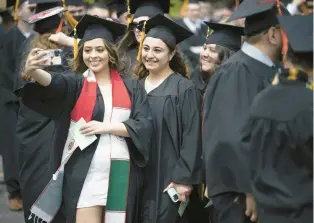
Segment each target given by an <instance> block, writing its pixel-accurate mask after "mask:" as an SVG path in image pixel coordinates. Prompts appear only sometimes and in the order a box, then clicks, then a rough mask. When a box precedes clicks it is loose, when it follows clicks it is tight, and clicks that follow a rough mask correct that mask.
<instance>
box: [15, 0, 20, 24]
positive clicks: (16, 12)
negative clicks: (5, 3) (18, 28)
mask: <svg viewBox="0 0 314 223" xmlns="http://www.w3.org/2000/svg"><path fill="white" fill-rule="evenodd" d="M19 4H20V1H19V0H16V2H15V7H14V21H17V20H18V19H19V16H18V10H19Z"/></svg>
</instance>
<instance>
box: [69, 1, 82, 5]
mask: <svg viewBox="0 0 314 223" xmlns="http://www.w3.org/2000/svg"><path fill="white" fill-rule="evenodd" d="M65 4H67V5H84V0H65Z"/></svg>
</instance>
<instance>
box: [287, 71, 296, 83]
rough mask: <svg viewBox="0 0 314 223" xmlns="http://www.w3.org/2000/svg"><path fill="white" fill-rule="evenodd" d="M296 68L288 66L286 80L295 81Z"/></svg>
mask: <svg viewBox="0 0 314 223" xmlns="http://www.w3.org/2000/svg"><path fill="white" fill-rule="evenodd" d="M297 74H298V70H297V69H296V68H290V70H289V76H288V80H293V81H295V80H296V79H297Z"/></svg>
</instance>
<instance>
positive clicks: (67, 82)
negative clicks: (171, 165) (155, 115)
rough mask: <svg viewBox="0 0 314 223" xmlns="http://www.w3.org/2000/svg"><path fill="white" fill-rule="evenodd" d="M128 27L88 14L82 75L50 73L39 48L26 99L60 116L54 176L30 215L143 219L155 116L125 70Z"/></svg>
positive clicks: (30, 63) (77, 63)
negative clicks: (144, 174) (121, 40)
mask: <svg viewBox="0 0 314 223" xmlns="http://www.w3.org/2000/svg"><path fill="white" fill-rule="evenodd" d="M124 29H125V25H122V24H118V23H115V22H112V21H109V20H106V19H101V18H99V17H94V16H90V15H85V16H84V17H83V19H82V20H81V21H80V22H79V24H78V25H77V26H76V29H74V32H76V34H77V37H78V38H80V39H81V41H80V48H79V50H78V55H77V57H76V59H75V60H74V68H75V70H76V73H72V72H67V73H56V72H47V71H45V70H44V69H43V68H44V67H45V65H44V64H45V60H46V59H45V58H44V56H45V51H43V50H42V49H39V48H36V49H33V50H32V51H31V53H30V55H29V56H28V58H27V61H26V65H25V73H26V74H27V75H28V76H30V77H31V78H32V79H34V80H35V81H36V82H37V83H36V84H35V83H28V84H26V85H24V87H23V88H22V89H20V92H19V96H20V97H21V98H22V101H23V103H24V104H25V105H26V106H28V107H29V108H31V109H33V110H35V111H37V112H39V113H41V114H43V115H45V116H47V117H50V118H51V119H53V120H54V121H55V125H56V133H55V142H54V145H53V154H52V156H53V158H52V162H51V164H50V167H51V168H52V169H53V171H54V174H53V177H52V179H51V180H50V182H49V183H48V185H47V186H46V188H45V190H44V191H43V192H42V193H41V195H40V196H39V198H38V199H37V201H36V202H35V203H34V204H33V206H32V208H31V216H30V218H35V219H41V220H43V221H45V222H50V221H51V219H52V218H53V217H54V216H55V214H56V213H57V211H58V210H59V209H61V210H62V212H63V214H64V215H65V218H66V222H69V223H81V222H90V223H101V222H103V219H105V222H109V223H110V222H121V223H122V222H129V223H132V222H139V221H138V216H136V214H137V211H135V210H136V209H137V206H138V204H139V202H138V201H139V200H140V190H139V188H140V185H141V175H140V174H139V173H140V172H141V171H140V169H141V168H142V167H143V166H145V165H146V162H147V160H148V146H149V142H150V135H151V129H152V128H151V125H152V124H151V118H150V116H149V115H150V112H149V110H148V103H147V100H146V99H147V98H146V94H145V91H144V89H142V88H141V87H140V86H139V83H138V82H137V81H135V80H134V81H132V80H130V79H127V78H125V77H124V75H123V64H122V63H121V62H120V59H119V56H118V53H117V51H116V48H115V45H114V41H115V39H116V38H117V37H118V36H119V35H121V34H122V33H123V32H124Z"/></svg>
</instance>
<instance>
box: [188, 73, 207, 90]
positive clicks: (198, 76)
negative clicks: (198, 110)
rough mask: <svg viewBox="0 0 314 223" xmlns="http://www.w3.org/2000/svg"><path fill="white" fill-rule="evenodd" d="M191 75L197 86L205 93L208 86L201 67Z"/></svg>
mask: <svg viewBox="0 0 314 223" xmlns="http://www.w3.org/2000/svg"><path fill="white" fill-rule="evenodd" d="M190 76H191V77H190V78H191V80H192V81H193V83H194V85H195V87H196V88H197V89H198V90H200V91H201V92H202V93H203V91H204V90H205V88H206V82H205V81H204V79H203V74H202V72H201V71H200V69H199V68H198V69H197V68H196V69H194V70H193V72H192V73H191V75H190Z"/></svg>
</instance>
